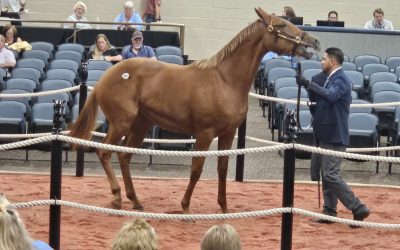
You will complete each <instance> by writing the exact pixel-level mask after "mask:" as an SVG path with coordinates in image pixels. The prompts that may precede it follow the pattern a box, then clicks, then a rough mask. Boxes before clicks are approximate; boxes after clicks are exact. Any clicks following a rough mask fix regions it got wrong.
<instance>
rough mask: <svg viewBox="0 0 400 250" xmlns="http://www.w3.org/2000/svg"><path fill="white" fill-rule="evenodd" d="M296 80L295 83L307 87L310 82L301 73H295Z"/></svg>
mask: <svg viewBox="0 0 400 250" xmlns="http://www.w3.org/2000/svg"><path fill="white" fill-rule="evenodd" d="M296 82H297V85H300V86H304V88H308V85H309V84H310V81H309V80H306V79H305V78H304V77H302V76H301V75H296Z"/></svg>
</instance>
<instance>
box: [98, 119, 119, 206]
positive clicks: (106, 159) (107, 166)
mask: <svg viewBox="0 0 400 250" xmlns="http://www.w3.org/2000/svg"><path fill="white" fill-rule="evenodd" d="M122 136H123V135H122V130H114V129H113V126H112V125H110V128H109V130H108V134H107V136H106V138H104V140H103V142H104V143H107V144H112V145H115V144H117V143H118V141H119V140H120V139H121V137H122ZM96 153H97V155H98V157H99V159H100V162H101V165H102V166H103V168H104V171H105V172H106V175H107V178H108V181H109V182H110V187H111V192H112V193H113V195H114V200H113V201H112V202H111V207H112V208H115V209H121V206H122V199H121V188H120V186H119V184H118V181H117V177H116V176H115V173H114V170H113V168H112V166H111V162H110V160H111V153H112V152H111V151H109V150H104V149H96Z"/></svg>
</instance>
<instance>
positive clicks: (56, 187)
mask: <svg viewBox="0 0 400 250" xmlns="http://www.w3.org/2000/svg"><path fill="white" fill-rule="evenodd" d="M63 111H64V101H59V100H57V101H54V116H53V117H54V118H53V130H54V135H55V137H56V138H55V139H54V140H52V142H51V167H50V199H54V200H55V201H57V200H60V199H61V180H62V141H60V140H57V137H58V135H59V133H60V132H61V129H62V124H63V122H64V118H63ZM49 220H50V223H49V244H50V246H51V247H52V248H54V249H56V250H58V249H60V228H61V206H60V205H58V204H57V202H55V204H54V205H50V218H49Z"/></svg>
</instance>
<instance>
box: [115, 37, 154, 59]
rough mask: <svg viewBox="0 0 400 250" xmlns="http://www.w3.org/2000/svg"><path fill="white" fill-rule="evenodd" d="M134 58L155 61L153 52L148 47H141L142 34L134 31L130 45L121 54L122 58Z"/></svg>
mask: <svg viewBox="0 0 400 250" xmlns="http://www.w3.org/2000/svg"><path fill="white" fill-rule="evenodd" d="M134 57H148V58H150V59H153V60H157V58H156V54H155V53H154V50H153V48H152V47H150V46H146V45H143V34H142V32H140V31H135V32H134V33H133V36H132V45H131V46H129V49H128V50H126V51H123V52H122V58H123V59H128V58H134Z"/></svg>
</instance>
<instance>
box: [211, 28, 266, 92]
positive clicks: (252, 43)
mask: <svg viewBox="0 0 400 250" xmlns="http://www.w3.org/2000/svg"><path fill="white" fill-rule="evenodd" d="M256 36H257V35H256ZM266 52H267V50H266V48H265V47H264V45H263V44H262V36H260V35H258V36H257V38H256V39H249V40H247V41H245V42H243V43H242V44H240V45H239V47H238V48H236V49H235V51H233V52H232V53H231V54H230V55H229V57H227V58H225V60H223V61H222V62H221V63H220V64H219V65H218V70H219V71H220V72H221V75H223V77H224V79H225V80H226V82H228V83H229V84H230V85H237V87H238V88H241V89H242V90H243V91H244V92H245V93H246V94H247V92H249V90H250V88H251V85H252V83H253V80H254V77H255V75H256V73H257V69H258V67H259V64H260V61H261V58H262V57H263V56H264V55H265V53H266Z"/></svg>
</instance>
